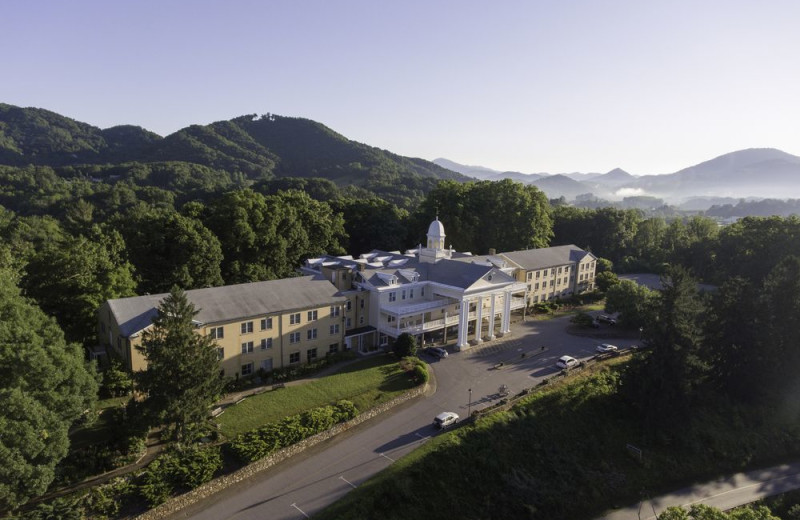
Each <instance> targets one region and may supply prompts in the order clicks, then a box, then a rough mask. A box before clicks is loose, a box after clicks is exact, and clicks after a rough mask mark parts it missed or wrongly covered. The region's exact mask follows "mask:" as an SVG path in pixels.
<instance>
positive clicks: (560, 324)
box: [172, 318, 635, 520]
mask: <svg viewBox="0 0 800 520" xmlns="http://www.w3.org/2000/svg"><path fill="white" fill-rule="evenodd" d="M567 325H568V319H567V318H560V319H554V320H549V321H527V322H524V323H516V324H513V325H512V333H511V334H510V335H507V336H506V337H504V338H501V339H497V340H494V341H492V342H487V343H484V344H482V345H480V346H478V347H473V349H471V350H468V351H464V352H452V351H451V354H450V356H449V357H447V358H445V359H441V360H438V359H433V358H427V359H426V360H427V361H429V362H430V364H431V366H432V367H433V370H434V374H435V377H436V381H437V391H436V392H435V393H434V394H433V395H431V396H429V397H426V398H421V399H417V400H414V401H411V402H410V403H407V404H406V405H403V406H401V407H399V408H398V409H396V410H395V411H392V412H390V413H388V414H384V415H382V416H379V417H376V418H374V419H372V420H370V421H367V422H366V423H363V424H362V425H360V426H359V427H357V428H355V429H354V430H352V431H349V432H347V433H345V434H343V435H340V436H338V437H336V438H335V439H331V440H329V441H327V442H325V443H321V444H320V445H317V446H315V447H314V448H312V449H310V450H308V451H307V452H305V453H303V454H302V455H299V456H296V457H294V458H292V459H291V460H289V461H286V462H284V463H283V464H281V465H279V466H278V467H274V468H271V469H270V470H267V471H265V472H262V473H260V474H258V475H256V476H255V477H253V478H252V479H250V480H249V481H246V482H243V483H241V484H239V485H237V486H234V487H232V488H229V489H227V490H224V491H222V492H220V493H217V494H216V495H214V496H212V497H210V498H209V499H207V500H205V501H202V502H200V503H197V504H194V505H193V506H190V507H188V508H186V509H184V510H182V511H180V512H178V513H177V514H176V515H174V516H173V517H172V518H192V519H195V520H218V519H237V520H255V519H259V520H260V519H263V518H269V519H272V520H281V519H303V518H308V517H310V516H312V515H313V514H314V513H317V512H319V511H321V510H323V509H324V508H325V507H327V506H328V505H330V504H332V503H333V502H335V501H336V500H338V499H339V498H341V497H342V496H344V495H345V494H347V493H348V492H349V491H350V490H352V489H354V488H356V487H358V486H359V485H360V484H361V483H362V482H364V481H365V480H367V479H369V478H370V477H372V476H373V475H375V474H376V473H378V472H379V471H381V470H383V469H384V468H386V467H387V466H389V465H390V464H392V463H393V462H394V461H396V460H398V459H399V458H400V457H402V456H404V455H406V454H408V453H409V452H411V451H412V450H414V449H415V448H417V447H418V446H420V445H421V444H423V443H425V442H426V441H427V440H428V439H430V438H431V437H432V436H434V435H437V434H438V431H437V430H435V429H434V427H433V426H432V421H433V418H434V417H435V416H436V415H437V414H439V413H440V412H443V411H452V412H456V413H458V414H459V415H460V416H461V417H466V416H467V415H468V411H469V409H472V410H476V409H480V408H483V407H485V406H488V405H491V404H492V403H493V402H495V401H496V400H497V399H499V398H500V396H499V395H497V392H498V388H499V386H500V385H502V384H505V385H508V387H509V388H510V390H511V392H514V393H516V392H519V391H520V390H522V389H523V388H530V387H533V386H535V385H536V384H537V383H538V382H539V381H540V380H541V379H542V378H545V377H550V376H552V375H554V374H556V373H557V372H558V369H556V367H555V361H556V360H557V359H558V358H559V357H560V356H562V355H565V354H568V355H571V356H573V357H575V358H578V359H587V358H589V357H592V356H593V355H594V348H595V346H596V345H597V344H599V343H614V344H616V345H618V346H619V347H621V348H623V347H626V346H629V345H630V344H632V343H635V341H633V340H630V339H628V340H611V339H609V338H603V339H602V340H598V339H592V338H588V337H578V336H572V335H569V334H566V333H565V327H566V326H567ZM604 327H605V326H604ZM602 330H603V329H601V331H602ZM607 330H613V329H607ZM542 347H544V349H542ZM522 354H525V356H523V355H522ZM500 362H502V363H503V367H502V368H500V369H495V368H494V367H495V365H496V364H497V363H500ZM469 389H472V392H471V393H470V392H469ZM470 397H471V399H472V400H471V401H470Z"/></svg>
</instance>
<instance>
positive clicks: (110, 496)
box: [83, 477, 135, 520]
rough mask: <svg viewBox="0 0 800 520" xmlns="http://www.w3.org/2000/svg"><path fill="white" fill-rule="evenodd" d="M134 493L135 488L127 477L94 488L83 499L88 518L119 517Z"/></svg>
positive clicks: (99, 519)
mask: <svg viewBox="0 0 800 520" xmlns="http://www.w3.org/2000/svg"><path fill="white" fill-rule="evenodd" d="M134 491H135V488H134V486H133V485H132V484H131V483H130V482H129V481H128V479H127V478H125V477H119V478H116V479H114V480H112V481H110V482H108V483H106V484H102V485H100V486H97V487H94V488H92V489H91V490H90V491H89V493H88V494H87V495H86V496H85V497H84V499H83V503H84V506H85V507H86V510H87V513H88V517H89V518H93V519H97V520H101V519H105V518H109V517H115V516H117V514H119V511H120V509H121V508H122V505H123V504H124V503H125V502H127V501H128V500H129V499H130V496H131V494H132V493H133V492H134Z"/></svg>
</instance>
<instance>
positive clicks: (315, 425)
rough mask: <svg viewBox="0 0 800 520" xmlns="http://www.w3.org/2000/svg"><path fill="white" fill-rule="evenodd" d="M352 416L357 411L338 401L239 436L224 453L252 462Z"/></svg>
mask: <svg viewBox="0 0 800 520" xmlns="http://www.w3.org/2000/svg"><path fill="white" fill-rule="evenodd" d="M356 415H358V410H357V409H356V407H355V406H354V405H353V403H351V402H350V401H345V400H342V401H339V402H338V403H336V404H335V405H328V406H321V407H319V408H314V409H312V410H308V411H305V412H303V413H301V414H297V415H292V416H289V417H286V418H284V419H282V420H281V421H279V422H276V423H271V424H267V425H265V426H262V427H261V428H257V429H255V430H252V431H249V432H247V433H243V434H241V435H239V436H238V437H236V438H235V439H234V440H233V441H231V442H230V443H229V444H228V449H229V450H230V451H231V453H232V454H233V455H234V456H235V457H236V458H237V459H239V460H240V461H242V462H245V463H249V462H254V461H256V460H259V459H262V458H264V457H266V456H267V455H269V454H270V453H272V452H274V451H277V450H279V449H281V448H285V447H287V446H291V445H292V444H295V443H297V442H300V441H301V440H303V439H306V438H308V437H311V436H312V435H315V434H317V433H320V432H323V431H325V430H328V429H330V428H331V427H332V426H334V425H335V424H337V423H340V422H344V421H349V420H350V419H352V418H354V417H355V416H356Z"/></svg>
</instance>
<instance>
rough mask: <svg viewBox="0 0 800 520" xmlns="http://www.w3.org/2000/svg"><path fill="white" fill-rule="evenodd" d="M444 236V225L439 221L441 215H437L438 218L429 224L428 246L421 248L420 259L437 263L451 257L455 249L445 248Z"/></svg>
mask: <svg viewBox="0 0 800 520" xmlns="http://www.w3.org/2000/svg"><path fill="white" fill-rule="evenodd" d="M444 237H445V235H444V226H443V225H442V223H441V222H439V216H438V215H437V216H436V219H435V220H434V221H433V222H431V225H430V226H428V243H427V247H423V248H420V250H419V261H420V262H429V263H436V262H438V261H439V260H442V259H445V258H450V257H451V256H452V254H453V251H452V250H449V249H445V247H444Z"/></svg>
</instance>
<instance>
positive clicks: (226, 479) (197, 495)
mask: <svg viewBox="0 0 800 520" xmlns="http://www.w3.org/2000/svg"><path fill="white" fill-rule="evenodd" d="M428 386H429V385H428V384H427V383H426V384H424V385H422V386H419V387H417V388H414V389H413V390H409V391H408V392H406V393H404V394H402V395H399V396H397V397H395V398H394V399H392V400H391V401H388V402H386V403H384V404H382V405H380V406H377V407H375V408H372V409H370V410H367V411H366V412H364V413H362V414H360V415H359V416H358V417H356V418H355V419H351V420H349V421H347V422H344V423H341V424H337V425H336V426H334V427H333V428H331V429H330V430H327V431H324V432H322V433H318V434H316V435H312V436H311V437H309V438H307V439H303V440H302V441H300V442H298V443H296V444H293V445H291V446H287V447H286V448H283V449H281V450H278V451H276V452H275V453H272V454H270V455H267V456H266V457H264V458H263V459H261V460H258V461H256V462H253V463H252V464H249V465H247V466H245V467H243V468H241V469H238V470H236V471H234V472H233V473H230V474H228V475H223V476H221V477H218V478H215V479H213V480H211V481H209V482H206V483H205V484H203V485H202V486H200V487H198V488H195V489H193V490H191V491H189V492H188V493H184V494H183V495H178V496H177V497H174V498H171V499H169V500H168V501H166V502H165V503H163V504H161V505H159V506H157V507H155V508H154V509H151V510H149V511H147V512H145V513H143V514H141V515H139V516H137V517H136V520H160V519H162V518H167V517H169V516H171V515H173V514H175V513H177V512H178V511H180V510H181V509H184V508H186V507H188V506H191V505H193V504H196V503H198V502H200V501H201V500H204V499H206V498H208V497H210V496H212V495H214V494H216V493H218V492H219V491H222V490H224V489H226V488H228V487H230V486H233V485H234V484H238V483H239V482H242V481H243V480H246V479H248V478H250V477H252V476H253V475H255V474H257V473H259V472H261V471H264V470H266V469H268V468H271V467H272V466H274V465H276V464H278V463H279V462H283V461H284V460H286V459H288V458H290V457H292V456H294V455H296V454H298V453H301V452H303V451H305V450H306V449H308V448H310V447H312V446H315V445H317V444H319V443H320V442H323V441H326V440H328V439H330V438H333V437H335V436H336V435H338V434H340V433H343V432H345V431H347V430H349V429H351V428H353V427H355V426H357V425H359V424H361V423H363V422H365V421H367V420H369V419H372V418H373V417H375V416H377V415H380V414H382V413H384V412H386V411H388V410H390V409H392V408H394V407H395V406H398V405H400V404H403V403H404V402H406V401H410V400H411V399H415V398H417V397H420V396H422V395H423V394H425V392H426V391H427V389H428Z"/></svg>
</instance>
